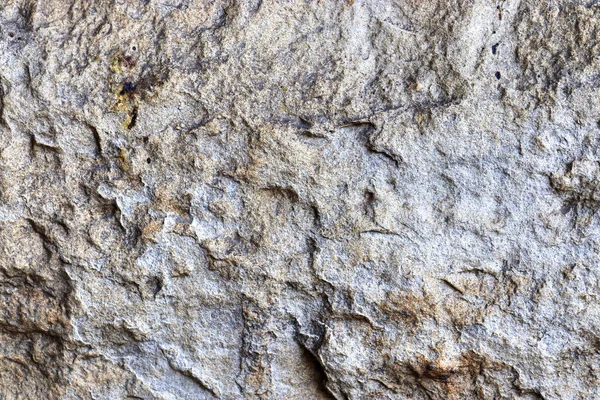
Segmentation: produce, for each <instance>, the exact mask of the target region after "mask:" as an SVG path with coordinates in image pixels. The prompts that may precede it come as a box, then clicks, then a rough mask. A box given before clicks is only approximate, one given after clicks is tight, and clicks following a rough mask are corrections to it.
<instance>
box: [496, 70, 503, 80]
mask: <svg viewBox="0 0 600 400" xmlns="http://www.w3.org/2000/svg"><path fill="white" fill-rule="evenodd" d="M495 75H496V79H500V78H502V75H501V74H500V71H496V74H495Z"/></svg>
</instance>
